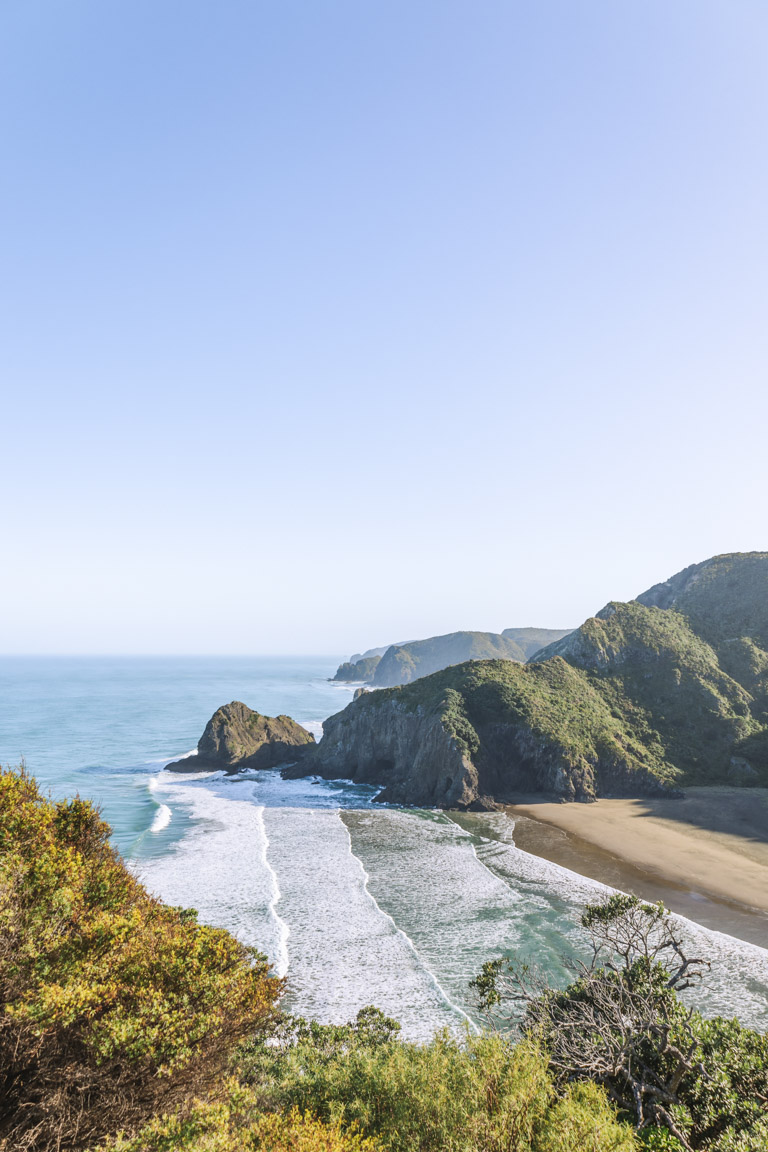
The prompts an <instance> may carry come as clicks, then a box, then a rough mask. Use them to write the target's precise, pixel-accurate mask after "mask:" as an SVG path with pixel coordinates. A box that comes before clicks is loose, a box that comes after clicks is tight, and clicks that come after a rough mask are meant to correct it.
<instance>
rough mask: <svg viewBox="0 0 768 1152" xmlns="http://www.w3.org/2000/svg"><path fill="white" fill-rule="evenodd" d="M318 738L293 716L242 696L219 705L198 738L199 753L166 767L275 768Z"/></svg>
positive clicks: (191, 769) (177, 768) (236, 769)
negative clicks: (255, 705) (257, 707)
mask: <svg viewBox="0 0 768 1152" xmlns="http://www.w3.org/2000/svg"><path fill="white" fill-rule="evenodd" d="M314 743H315V738H314V736H313V735H312V733H311V732H307V730H306V728H302V726H301V725H300V724H297V723H296V721H295V720H292V719H291V717H290V716H262V715H261V713H260V712H255V711H254V710H253V709H252V708H249V707H248V706H247V705H246V704H243V703H241V701H239V700H233V701H232V703H231V704H224V705H222V707H221V708H217V710H216V711H215V712H214V714H213V716H211V718H210V720H209V721H208V723H207V724H206V726H205V730H204V732H203V734H202V736H201V737H200V739H199V740H198V742H197V753H196V755H194V756H187V757H186V758H185V759H184V760H175V761H173V762H172V763H170V764H167V765H166V767H167V768H170V769H172V770H173V771H176V772H194V771H199V770H200V768H224V769H226V770H227V771H232V772H239V771H240V769H241V768H274V767H275V766H276V765H278V764H284V763H285V762H286V761H288V760H293V759H296V757H298V756H300V755H302V754H303V753H304V752H305V751H306V749H307V748H308V747H310V746H311V745H313V744H314Z"/></svg>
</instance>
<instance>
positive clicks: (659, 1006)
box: [473, 895, 768, 1149]
mask: <svg viewBox="0 0 768 1152" xmlns="http://www.w3.org/2000/svg"><path fill="white" fill-rule="evenodd" d="M581 923H582V925H583V927H584V928H586V929H587V931H588V932H589V934H590V938H591V941H592V957H591V960H590V962H589V963H588V964H576V965H575V968H576V979H575V980H574V982H573V983H572V984H570V985H569V986H568V987H567V988H566V989H564V990H563V991H558V990H555V989H552V988H550V987H548V986H547V984H546V981H544V980H542V979H541V978H540V976H539V974H538V973H537V972H536V971H535V970H533V969H531V967H530V966H528V965H525V964H517V963H515V962H514V961H513V962H508V961H504V960H495V961H490V962H489V963H487V964H486V965H485V966H484V967H483V970H482V972H481V973H480V975H479V976H478V978H477V979H476V980H475V981H473V984H474V987H475V989H476V991H477V993H478V997H479V1001H480V1004H481V1006H482V1007H483V1008H484V1009H485V1010H486V1012H487V1013H488V1014H489V1017H490V1019H491V1020H492V1021H493V1022H494V1024H495V1025H496V1026H499V1025H502V1026H505V1025H509V1024H510V1023H511V1016H510V1013H509V1010H508V1008H507V1005H508V1004H509V1002H512V1003H513V1004H515V1005H517V1006H518V1007H519V1006H520V1005H521V1004H522V1006H523V1009H524V1015H523V1020H522V1030H523V1032H524V1033H526V1034H528V1035H532V1036H536V1037H537V1038H538V1039H539V1041H540V1042H541V1043H542V1044H543V1045H544V1047H545V1049H546V1051H547V1053H548V1057H549V1066H550V1068H551V1070H552V1071H553V1073H554V1074H555V1077H556V1079H557V1080H558V1082H559V1083H561V1084H564V1083H568V1082H571V1081H575V1080H586V1079H588V1080H592V1081H594V1082H595V1083H597V1084H601V1085H603V1086H604V1087H605V1089H606V1090H607V1092H608V1095H609V1096H610V1098H611V1099H612V1100H614V1101H615V1102H616V1103H617V1105H618V1106H619V1107H620V1109H621V1110H622V1111H623V1112H625V1113H626V1114H628V1115H630V1116H631V1117H632V1119H633V1121H634V1123H635V1126H636V1128H637V1129H638V1130H639V1132H641V1133H642V1134H643V1136H644V1140H645V1146H646V1147H648V1148H654V1149H664V1148H684V1149H692V1148H718V1149H720V1148H723V1149H725V1148H730V1147H731V1145H730V1144H728V1143H727V1141H728V1140H732V1139H737V1137H738V1134H739V1133H744V1134H746V1133H748V1132H750V1131H751V1130H752V1129H753V1128H754V1126H755V1125H756V1124H759V1123H762V1119H761V1118H762V1117H763V1116H764V1112H765V1108H766V1104H768V1039H767V1038H766V1037H765V1036H762V1035H759V1034H758V1033H756V1032H753V1031H751V1030H750V1029H747V1028H743V1027H742V1026H741V1025H740V1024H739V1023H738V1021H736V1020H732V1021H726V1020H722V1019H719V1018H718V1019H715V1020H705V1019H704V1018H703V1017H702V1016H701V1015H700V1014H699V1013H698V1012H696V1011H695V1010H694V1009H692V1008H686V1006H685V1005H684V1004H683V1002H682V1001H681V1000H680V999H679V996H678V993H679V992H681V991H684V990H685V989H686V988H688V987H690V986H691V984H692V983H694V982H698V981H699V980H701V979H702V978H703V977H704V976H705V975H706V973H707V971H708V970H709V962H708V961H706V960H704V959H701V958H695V957H691V956H689V955H688V954H687V951H686V945H685V941H684V939H683V937H682V934H681V932H680V931H679V929H678V927H677V924H676V922H675V921H674V919H673V917H672V916H671V915H670V913H669V912H668V911H667V910H666V909H665V908H664V906H663V905H662V904H656V905H651V904H643V903H641V902H640V901H639V900H638V899H637V898H636V897H634V896H624V895H615V896H612V897H610V898H609V899H608V900H606V901H604V902H603V903H600V904H593V905H588V906H587V908H586V909H585V912H584V915H583V916H582V919H581ZM665 1133H666V1135H665ZM744 1138H745V1139H746V1138H747V1136H746V1135H745V1136H744ZM723 1140H726V1142H725V1143H723ZM670 1141H672V1142H670ZM733 1147H734V1148H739V1147H740V1145H739V1144H738V1143H736V1144H733ZM744 1147H745V1148H746V1147H749V1145H744Z"/></svg>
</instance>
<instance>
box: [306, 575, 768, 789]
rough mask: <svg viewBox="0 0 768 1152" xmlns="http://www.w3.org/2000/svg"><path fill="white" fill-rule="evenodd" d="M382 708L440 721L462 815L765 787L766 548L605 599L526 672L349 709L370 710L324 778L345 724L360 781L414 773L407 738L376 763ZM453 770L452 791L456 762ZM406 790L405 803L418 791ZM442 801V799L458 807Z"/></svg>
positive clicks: (408, 692) (440, 675)
mask: <svg viewBox="0 0 768 1152" xmlns="http://www.w3.org/2000/svg"><path fill="white" fill-rule="evenodd" d="M385 703H387V704H388V705H390V706H394V705H396V708H397V709H398V710H400V711H401V712H403V713H418V714H419V715H423V716H432V717H434V719H435V721H436V722H437V723H439V724H440V725H441V726H442V728H443V730H444V731H445V733H446V734H447V735H449V736H450V737H451V738H452V739H453V740H454V742H455V745H456V748H457V749H458V750H459V752H460V753H461V756H462V757H463V764H464V769H465V777H466V781H468V783H467V784H466V786H465V787H463V790H462V792H461V796H460V800H459V803H460V804H462V805H466V804H468V803H473V802H475V801H478V802H480V801H483V802H485V801H484V800H483V798H485V800H487V799H488V798H495V799H497V800H498V799H510V798H511V797H512V796H513V795H514V793H516V792H518V793H519V792H520V791H533V790H546V791H554V792H556V793H558V794H560V795H561V796H563V797H564V798H566V799H579V800H589V799H592V798H594V797H595V796H598V795H606V794H613V795H627V794H642V793H648V792H653V791H657V790H658V789H664V788H669V787H674V786H682V785H685V784H716V783H731V784H733V783H736V784H756V785H765V784H768V553H747V554H737V555H730V556H719V557H715V558H714V559H713V560H710V561H706V562H705V563H704V564H698V565H693V566H692V567H691V568H689V569H686V570H685V571H684V572H682V573H679V574H678V575H677V576H675V577H672V579H671V580H668V581H666V582H665V583H664V584H661V585H656V586H655V587H654V588H652V589H650V590H649V591H648V592H647V593H644V594H643V595H642V596H640V597H638V599H637V600H636V601H632V602H631V603H628V604H620V603H612V604H609V605H607V606H606V607H605V608H604V609H603V610H602V611H601V612H599V613H598V614H597V615H596V616H595V617H592V618H590V619H589V620H587V621H586V622H585V623H584V624H582V626H581V627H580V628H578V629H576V630H575V631H574V632H572V633H570V634H568V635H566V636H565V637H564V638H561V639H559V640H557V641H556V642H555V643H553V644H550V645H548V646H547V647H546V648H543V649H541V650H539V651H538V652H536V653H535V654H534V656H533V658H532V660H531V661H529V663H528V664H526V665H525V666H522V665H519V664H514V663H511V662H509V661H499V660H495V661H493V662H485V661H483V662H476V661H473V662H468V663H465V664H461V665H458V666H454V667H450V668H446V669H444V670H442V671H439V672H437V673H435V674H433V675H431V676H428V677H425V678H422V679H419V680H417V681H415V682H414V683H411V684H407V685H405V686H403V687H400V688H394V689H389V690H380V691H377V692H374V693H372V694H370V695H368V696H365V697H363V698H362V699H360V700H357V701H355V703H354V704H353V705H351V706H350V707H351V708H354V709H357V710H358V711H356V712H354V713H350V711H349V709H347V710H346V712H345V713H341V714H340V717H338V718H333V720H334V722H333V723H330V724H329V731H330V732H332V733H333V739H332V740H331V741H326V745H325V747H324V745H323V743H321V745H320V748H319V751H318V755H317V757H315V758H313V770H314V771H317V770H318V768H319V770H320V771H322V770H323V767H322V766H323V761H324V758H325V757H328V756H330V757H332V758H333V761H334V771H336V772H337V773H338V770H339V763H338V760H339V757H338V756H337V755H335V752H336V749H337V747H338V743H339V741H338V739H337V737H338V734H339V733H340V732H341V730H342V728H343V727H344V725H346V727H347V730H348V731H351V730H352V728H354V729H355V731H356V738H355V740H354V741H347V743H346V745H345V749H344V759H345V764H346V771H348V772H349V774H350V775H353V776H354V775H355V772H356V771H357V770H359V766H362V770H364V772H365V773H366V777H365V778H366V779H368V780H370V781H371V782H376V783H381V784H382V785H384V786H388V783H389V780H390V778H391V777H390V771H391V768H387V769H386V771H382V772H381V773H379V775H377V774H376V771H375V765H376V763H380V764H382V765H385V766H386V765H387V764H390V762H391V765H392V766H393V767H394V770H395V771H396V772H398V771H400V769H401V768H403V771H404V770H405V769H404V766H405V765H407V764H408V763H409V762H411V763H414V762H415V758H414V749H413V748H409V747H408V742H407V738H406V737H405V736H402V738H400V739H399V740H397V741H390V743H391V744H392V746H393V748H394V752H393V753H392V754H391V755H390V753H389V752H387V753H386V755H385V754H383V753H382V752H381V751H380V750H379V751H377V752H376V755H375V756H373V757H372V758H371V757H370V756H369V760H370V761H371V763H368V762H367V761H366V759H365V757H366V753H367V752H368V751H370V750H371V749H375V748H376V747H377V742H376V739H375V734H369V733H367V732H366V730H365V723H364V721H365V719H366V718H368V719H369V721H370V726H374V725H375V724H376V722H377V721H376V709H377V708H378V709H381V707H382V705H383V704H385ZM344 717H348V719H345V720H344V721H343V723H337V722H336V721H341V720H342V718H344ZM353 720H354V721H355V722H354V724H353V723H352V722H353ZM422 728H423V726H422ZM418 736H419V738H420V739H423V731H422V729H420V730H419V732H418ZM437 746H438V744H437V742H435V747H436V748H437ZM422 759H423V758H422ZM401 761H402V764H401V763H400V762H401ZM420 764H421V762H420ZM423 770H424V765H423V764H421V767H420V771H422V772H423ZM445 775H446V778H447V779H450V780H451V781H453V780H455V775H456V765H453V764H452V765H446V768H445ZM398 789H399V790H398V799H400V800H403V799H406V800H407V799H408V790H407V784H406V783H404V782H403V781H400V782H399V784H398ZM432 792H433V796H434V802H435V803H443V802H448V803H452V802H454V801H455V799H456V796H457V793H456V790H455V788H454V790H453V792H450V790H448V789H445V790H444V792H445V795H446V796H447V797H448V800H447V801H443V800H441V796H442V795H443V791H441V789H440V787H439V786H435V787H434V788H433V789H432ZM386 795H387V798H389V794H388V793H387V794H386ZM414 795H415V793H414Z"/></svg>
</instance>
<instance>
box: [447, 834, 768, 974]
mask: <svg viewBox="0 0 768 1152" xmlns="http://www.w3.org/2000/svg"><path fill="white" fill-rule="evenodd" d="M443 815H444V816H445V817H446V818H447V819H448V820H450V821H451V823H452V824H454V825H455V826H456V827H457V828H459V830H460V831H461V832H463V833H464V835H466V836H470V837H471V835H472V833H471V832H467V830H466V829H465V828H461V825H460V824H457V823H456V821H455V820H453V819H452V818H451V816H450V815H449V814H448V813H447V812H444V813H443ZM488 839H489V840H491V841H493V842H495V843H497V844H499V845H501V846H502V847H504V846H506V847H509V848H513V849H514V850H515V851H516V852H519V853H520V855H521V856H523V857H526V858H528V859H530V860H533V861H534V862H536V864H537V865H543V866H545V867H546V870H547V871H551V872H552V874H553V875H557V874H558V873H560V874H563V875H564V876H566V877H567V878H568V879H569V880H570V879H573V880H574V881H576V882H577V883H578V886H579V887H580V888H581V889H582V892H583V894H584V895H586V892H587V891H591V890H593V889H594V892H595V895H602V896H614V895H621V896H626V895H627V893H626V892H624V891H623V889H621V888H613V887H612V886H611V885H610V884H604V883H603V882H602V881H601V880H594V879H593V878H592V877H591V876H583V875H582V873H581V872H574V871H573V869H571V868H566V867H565V866H564V865H563V864H556V863H555V862H554V860H547V859H546V858H545V857H543V856H536V855H535V854H534V853H532V852H526V851H524V849H522V848H518V846H517V845H516V844H515V843H514V840H513V841H512V842H511V843H509V842H507V841H504V840H495V838H494V837H488ZM470 847H471V848H472V852H473V854H474V856H475V859H476V860H477V862H478V864H479V865H480V867H481V868H485V870H486V872H488V873H490V875H491V876H494V877H496V879H497V880H500V881H501V882H502V883H503V884H506V885H507V887H508V888H509V889H510V891H512V892H514V891H515V887H514V884H513V883H512V881H511V880H510V879H509V877H508V876H505V875H503V873H500V872H497V871H496V870H495V869H494V868H492V867H491V866H490V865H489V864H486V863H485V862H484V861H483V860H481V859H480V857H479V856H478V855H477V851H476V849H475V845H474V844H472V845H470ZM571 903H573V904H574V905H575V906H576V907H578V903H579V902H578V901H576V900H574V899H573V898H571ZM643 903H648V901H643ZM667 911H668V912H669V913H670V916H671V918H672V920H673V922H674V923H677V924H678V925H680V927H681V928H682V929H683V930H684V931H685V932H687V934H688V938H689V942H690V943H693V944H696V945H703V946H704V948H705V949H709V950H711V951H712V952H714V948H715V946H718V945H719V947H720V948H721V949H722V950H723V951H726V952H727V953H728V954H729V955H730V957H731V962H732V963H734V964H736V963H739V962H741V961H746V960H747V957H751V958H752V960H753V961H757V962H758V963H761V967H762V968H763V971H764V978H765V979H766V981H768V949H765V948H761V947H760V945H759V944H753V943H752V942H751V941H749V940H742V939H741V938H740V937H738V936H731V935H729V934H728V933H727V932H719V931H718V930H717V929H716V928H707V926H706V925H705V924H699V922H698V921H697V920H691V919H690V918H689V917H688V916H683V914H682V913H681V912H673V911H672V909H671V908H670V909H667ZM734 953H735V954H736V955H735V956H734ZM739 953H741V954H742V955H741V956H739ZM761 975H762V974H761ZM757 979H760V976H757Z"/></svg>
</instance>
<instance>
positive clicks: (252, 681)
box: [0, 656, 768, 1038]
mask: <svg viewBox="0 0 768 1152" xmlns="http://www.w3.org/2000/svg"><path fill="white" fill-rule="evenodd" d="M338 662H339V658H338V657H335V656H334V657H328V658H325V659H324V658H320V657H311V658H286V657H282V658H265V657H260V658H253V659H250V658H243V657H237V658H223V657H195V658H192V657H183V658H182V657H179V658H171V657H163V658H138V657H137V658H95V657H94V658H67V657H58V658H41V657H28V658H20V657H4V658H0V762H2V763H10V764H15V763H18V762H19V760H20V759H21V758H22V757H23V758H24V760H25V761H26V763H27V766H28V768H29V770H30V771H31V772H32V773H33V774H34V775H35V776H36V777H37V778H38V780H39V781H40V782H41V783H42V784H43V785H44V786H45V787H46V788H49V789H50V790H51V791H52V793H53V794H54V795H56V796H60V795H71V794H72V793H74V792H76V791H77V792H79V793H80V794H81V795H83V796H87V797H89V798H91V799H94V800H95V801H96V802H97V803H99V804H100V805H101V807H102V811H103V814H104V816H105V818H106V819H107V820H108V821H109V822H110V824H111V825H112V827H113V829H114V841H115V843H116V845H117V846H118V847H119V849H120V851H121V852H122V853H123V855H124V856H125V857H126V859H127V860H128V861H129V862H130V864H131V866H132V867H133V868H134V869H135V870H136V871H137V873H138V874H139V875H140V876H141V878H142V879H143V880H144V882H145V883H146V884H147V885H148V887H149V888H150V889H152V890H153V891H155V892H156V893H157V894H158V895H160V896H161V897H162V898H163V899H166V900H168V901H170V902H172V903H174V904H185V905H191V906H194V907H196V908H198V910H199V912H200V917H201V919H203V920H205V921H207V922H210V923H215V924H220V925H222V926H224V927H227V928H229V929H230V930H232V931H234V932H236V933H237V934H238V935H239V936H240V937H241V938H242V939H243V940H245V941H247V942H249V943H252V944H255V945H257V946H258V947H259V948H261V949H262V950H263V951H265V952H266V953H267V954H268V955H269V956H270V959H271V960H272V962H273V964H274V966H275V967H276V969H277V970H278V971H280V972H281V973H286V974H287V975H288V978H289V1004H290V1007H291V1008H292V1009H293V1010H295V1011H300V1012H302V1013H303V1014H305V1015H310V1016H315V1017H317V1018H319V1019H322V1020H334V1021H341V1020H345V1019H348V1018H350V1017H351V1016H352V1015H353V1014H354V1012H355V1011H356V1010H357V1009H358V1008H359V1007H361V1006H362V1005H363V1004H368V1003H374V1004H377V1005H378V1006H380V1007H381V1008H383V1009H384V1010H385V1011H387V1012H388V1013H390V1014H391V1015H394V1016H396V1017H397V1018H398V1019H400V1020H401V1021H402V1023H403V1025H404V1030H405V1032H406V1034H407V1035H409V1036H413V1037H417V1038H425V1037H427V1036H429V1035H430V1034H431V1033H432V1032H433V1031H434V1030H435V1029H436V1028H438V1027H442V1026H447V1027H450V1028H460V1027H462V1026H464V1025H465V1024H466V1023H467V1021H470V1022H471V1023H476V1019H477V1018H476V1015H475V1012H474V1007H473V1004H472V999H471V996H470V992H469V987H468V984H469V980H470V979H471V978H472V976H474V975H475V974H476V973H477V972H478V971H479V969H480V966H481V964H482V963H483V962H484V961H485V960H487V959H490V958H491V957H493V956H496V955H499V954H500V953H505V952H506V953H510V954H511V953H518V954H520V955H522V956H524V957H525V958H526V959H528V960H530V961H533V962H535V963H536V964H538V965H539V966H540V967H541V968H542V969H543V970H544V971H545V972H546V973H547V974H548V975H549V977H550V978H551V979H552V980H557V981H565V980H566V979H567V975H568V972H567V968H566V960H567V958H568V957H573V956H574V955H578V954H580V953H581V952H582V951H583V948H584V940H583V938H582V936H581V934H580V930H579V929H578V928H577V921H578V915H579V910H580V908H581V907H582V906H583V905H584V903H586V902H587V901H588V900H590V899H594V898H595V897H596V896H598V895H599V894H600V893H601V892H604V891H606V890H605V889H603V888H602V886H601V885H599V884H596V883H594V882H592V881H590V880H586V879H584V878H583V877H581V876H577V875H576V874H575V873H573V872H570V871H568V870H567V869H564V868H560V867H558V866H557V865H555V864H552V863H549V862H547V861H545V860H542V859H540V858H538V857H536V856H531V855H529V854H528V853H526V852H522V851H521V850H520V849H519V848H517V846H516V845H515V843H514V826H513V823H512V821H511V820H510V819H509V818H508V817H507V816H506V815H504V814H502V813H493V814H464V815H458V814H455V813H445V812H434V811H424V810H419V809H401V808H394V807H390V806H383V805H377V804H375V803H374V802H373V797H374V795H375V789H372V788H366V787H359V786H358V787H356V786H353V785H351V784H350V783H349V782H344V781H332V782H328V781H320V780H314V779H305V780H296V781H284V780H281V778H280V775H279V773H278V772H261V773H247V774H244V775H240V776H236V777H227V776H224V775H223V774H221V773H200V774H195V775H192V776H178V775H174V774H171V773H164V772H163V765H164V764H165V763H166V762H167V761H168V760H171V759H176V758H178V757H179V756H182V755H184V754H186V753H189V752H191V751H192V749H193V748H194V747H195V745H196V743H197V739H198V737H199V736H200V733H201V732H202V729H203V727H204V725H205V723H206V721H207V720H208V718H209V717H210V715H211V714H212V713H213V712H214V711H215V709H216V708H217V707H219V706H220V705H221V704H224V703H226V702H228V701H230V700H233V699H239V700H243V701H244V702H245V703H246V704H248V705H250V706H251V707H253V708H257V709H258V710H259V711H261V712H264V713H267V714H269V715H275V714H277V713H281V712H284V713H288V714H289V715H291V716H293V717H294V718H295V719H296V720H298V721H299V722H300V723H302V724H305V725H306V726H307V727H309V728H310V729H311V730H313V731H314V732H315V733H316V735H318V736H319V734H320V726H321V722H322V720H323V719H324V718H325V717H326V716H328V715H329V714H331V713H332V712H335V711H338V710H339V709H340V708H342V707H344V706H345V705H346V704H347V703H348V701H349V700H350V698H351V695H352V689H350V688H348V687H345V686H340V685H334V684H331V683H329V682H328V677H329V676H331V675H332V674H333V670H334V668H335V667H336V665H337V663H338ZM686 931H687V932H688V934H689V936H690V937H691V942H692V944H694V946H695V948H696V950H697V953H698V954H701V953H702V952H704V953H705V954H706V955H708V956H710V957H711V959H712V961H713V975H712V978H711V979H710V980H709V981H708V983H707V986H706V989H702V990H700V991H699V992H697V993H696V994H695V996H696V999H697V1001H698V1002H699V1004H700V1005H701V1006H702V1007H704V1008H705V1009H706V1010H707V1011H708V1012H709V1013H717V1012H720V1013H723V1014H727V1015H733V1014H738V1015H739V1016H740V1017H741V1018H742V1019H743V1020H745V1021H746V1022H749V1023H752V1024H754V1025H755V1026H758V1027H761V1028H768V1001H767V999H766V997H767V996H768V952H765V951H764V950H762V949H760V948H757V947H755V946H753V945H750V944H745V943H742V942H741V941H737V940H734V939H732V938H731V937H728V936H723V935H720V934H718V933H713V932H709V931H707V930H706V929H703V928H700V927H698V926H697V925H694V924H691V923H689V922H687V923H686Z"/></svg>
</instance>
